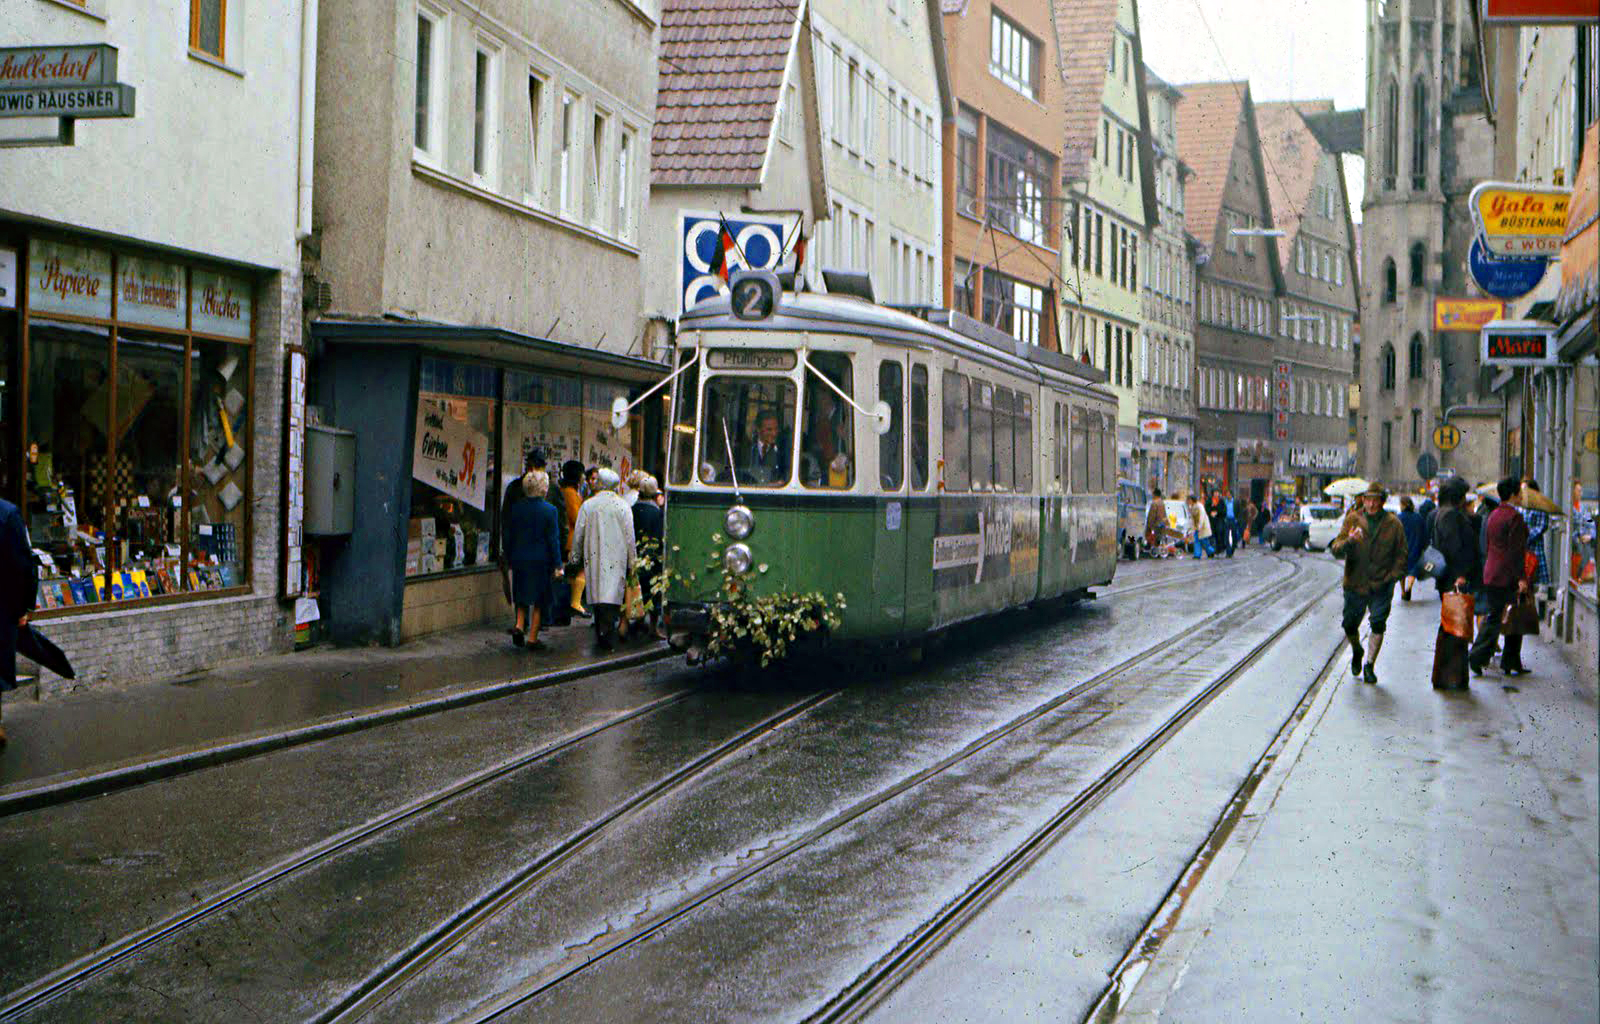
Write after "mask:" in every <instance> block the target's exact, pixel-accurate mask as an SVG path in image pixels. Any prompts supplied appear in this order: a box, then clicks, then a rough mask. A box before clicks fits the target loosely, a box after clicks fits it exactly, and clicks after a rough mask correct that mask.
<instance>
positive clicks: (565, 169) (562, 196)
mask: <svg viewBox="0 0 1600 1024" xmlns="http://www.w3.org/2000/svg"><path fill="white" fill-rule="evenodd" d="M577 122H578V97H577V96H575V95H573V94H572V93H570V92H569V93H563V94H562V96H561V124H560V125H559V129H560V138H559V139H558V140H557V145H558V146H559V148H560V156H559V157H558V158H557V162H556V200H557V204H558V205H559V206H560V208H561V212H562V213H565V214H571V213H572V212H573V204H574V201H575V200H576V198H577V189H576V188H575V187H574V177H575V176H576V175H577V173H578V167H577V164H578V153H577V149H578V123H577Z"/></svg>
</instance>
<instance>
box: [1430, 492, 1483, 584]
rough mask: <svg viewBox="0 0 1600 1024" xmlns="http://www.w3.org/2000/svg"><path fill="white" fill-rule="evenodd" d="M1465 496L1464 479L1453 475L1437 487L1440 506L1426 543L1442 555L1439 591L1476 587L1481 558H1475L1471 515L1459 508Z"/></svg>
mask: <svg viewBox="0 0 1600 1024" xmlns="http://www.w3.org/2000/svg"><path fill="white" fill-rule="evenodd" d="M1466 497H1467V482H1466V481H1465V480H1463V479H1461V478H1460V477H1459V476H1453V477H1451V478H1450V479H1449V480H1446V481H1445V482H1444V483H1443V484H1442V485H1441V486H1440V487H1439V508H1438V509H1437V510H1436V511H1435V513H1434V514H1433V516H1432V519H1431V522H1430V524H1429V525H1430V529H1429V530H1428V535H1429V538H1430V539H1429V543H1431V544H1432V545H1433V546H1434V547H1436V548H1438V549H1439V553H1440V554H1441V555H1443V556H1444V566H1445V571H1444V573H1443V574H1442V575H1441V576H1440V577H1439V578H1438V580H1437V581H1436V583H1437V586H1438V588H1439V594H1440V595H1441V596H1443V595H1444V594H1445V593H1446V592H1447V591H1451V590H1456V589H1459V590H1461V592H1462V593H1468V594H1470V593H1472V592H1473V591H1474V590H1476V589H1477V588H1478V578H1479V575H1480V574H1481V572H1482V568H1483V561H1482V559H1480V558H1479V557H1478V530H1477V527H1476V526H1475V525H1474V523H1473V521H1472V517H1471V516H1470V515H1468V514H1467V512H1466V510H1465V509H1463V508H1462V507H1461V503H1462V502H1463V501H1465V500H1466Z"/></svg>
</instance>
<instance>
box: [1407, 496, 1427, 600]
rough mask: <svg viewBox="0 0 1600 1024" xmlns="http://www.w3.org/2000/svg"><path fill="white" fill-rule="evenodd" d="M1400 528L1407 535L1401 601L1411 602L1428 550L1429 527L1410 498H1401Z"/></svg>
mask: <svg viewBox="0 0 1600 1024" xmlns="http://www.w3.org/2000/svg"><path fill="white" fill-rule="evenodd" d="M1400 528H1401V529H1402V530H1404V531H1405V534H1406V575H1405V579H1404V580H1402V581H1401V583H1400V600H1402V601H1409V600H1411V588H1412V587H1414V586H1416V584H1417V576H1418V574H1419V573H1421V572H1422V553H1423V552H1424V551H1426V550H1428V526H1427V524H1426V523H1424V522H1423V521H1422V516H1421V515H1419V514H1418V513H1417V507H1416V505H1414V504H1412V501H1411V499H1410V498H1409V497H1407V496H1405V495H1402V496H1401V498H1400Z"/></svg>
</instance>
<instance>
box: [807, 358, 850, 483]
mask: <svg viewBox="0 0 1600 1024" xmlns="http://www.w3.org/2000/svg"><path fill="white" fill-rule="evenodd" d="M810 361H811V365H812V367H814V368H815V371H817V372H812V371H809V370H808V371H807V372H806V414H805V427H804V429H803V430H802V431H801V434H800V482H801V483H802V484H804V485H805V486H807V487H812V488H822V489H831V490H846V489H848V488H850V487H852V486H854V484H855V482H856V456H855V443H854V440H855V420H854V418H853V417H852V415H851V411H850V406H849V404H848V403H846V402H845V401H843V400H842V399H841V398H840V397H839V395H838V393H837V392H835V391H834V388H838V389H839V391H842V392H844V394H845V395H846V396H847V397H848V396H851V395H853V394H854V391H853V390H852V387H851V380H852V374H851V369H850V357H849V356H847V355H844V354H842V353H839V352H813V353H812V354H811V359H810ZM818 373H821V374H826V375H827V378H828V381H831V382H832V384H833V386H834V387H829V386H828V384H827V383H826V382H824V381H822V380H819V379H818Z"/></svg>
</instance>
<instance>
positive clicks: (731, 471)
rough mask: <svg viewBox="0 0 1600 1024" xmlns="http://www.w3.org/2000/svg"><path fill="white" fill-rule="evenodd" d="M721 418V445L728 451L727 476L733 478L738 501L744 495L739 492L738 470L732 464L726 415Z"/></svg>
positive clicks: (735, 495) (730, 438) (731, 439)
mask: <svg viewBox="0 0 1600 1024" xmlns="http://www.w3.org/2000/svg"><path fill="white" fill-rule="evenodd" d="M719 418H720V419H721V420H722V446H723V448H724V449H725V450H726V451H727V453H728V476H730V477H732V478H733V496H734V497H735V498H737V499H738V500H739V501H743V500H744V496H743V495H741V494H740V493H739V471H738V470H737V469H735V468H734V465H733V438H732V436H730V435H729V433H728V417H727V416H721V417H719Z"/></svg>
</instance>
